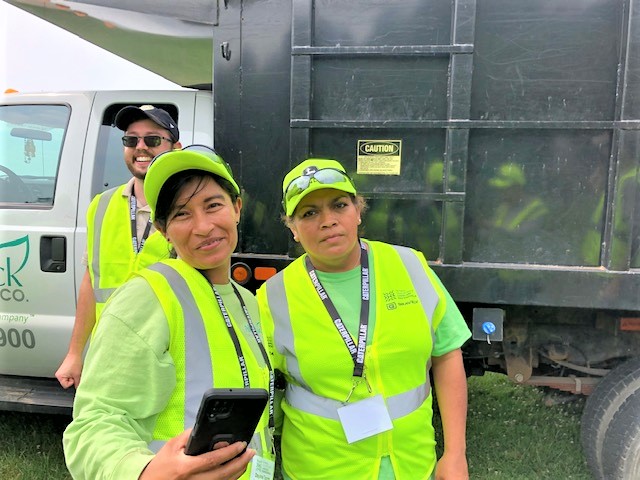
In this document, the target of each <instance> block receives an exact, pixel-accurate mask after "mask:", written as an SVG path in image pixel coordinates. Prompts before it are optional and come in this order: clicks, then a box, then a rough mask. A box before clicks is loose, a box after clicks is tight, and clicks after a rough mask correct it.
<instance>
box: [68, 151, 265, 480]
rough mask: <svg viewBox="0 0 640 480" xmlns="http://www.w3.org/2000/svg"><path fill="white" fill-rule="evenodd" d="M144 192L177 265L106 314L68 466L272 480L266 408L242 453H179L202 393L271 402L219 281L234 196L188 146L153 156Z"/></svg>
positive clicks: (246, 304) (93, 475) (125, 291)
mask: <svg viewBox="0 0 640 480" xmlns="http://www.w3.org/2000/svg"><path fill="white" fill-rule="evenodd" d="M144 190H145V196H146V198H147V201H148V202H149V206H150V207H151V212H152V213H151V215H152V217H153V220H154V224H155V226H156V228H157V229H158V230H159V231H160V232H161V233H162V234H163V235H164V236H165V238H166V239H167V241H168V242H169V243H170V244H171V245H172V246H173V249H174V250H175V252H176V254H177V257H178V258H175V259H171V260H164V261H162V262H158V263H156V264H154V265H152V266H150V267H148V268H147V269H144V270H141V271H139V272H137V273H136V274H135V275H134V276H133V277H132V278H131V279H130V280H129V281H128V282H127V283H126V284H124V285H123V286H122V287H120V288H119V289H118V290H117V291H116V292H115V293H114V294H113V295H112V297H111V298H110V300H109V302H108V304H107V305H106V308H105V309H104V311H103V313H102V317H101V318H103V319H104V318H107V319H108V321H101V322H100V323H99V324H98V328H97V330H96V332H95V337H94V339H93V340H92V342H91V345H90V348H89V350H88V353H87V358H86V362H85V367H84V372H83V377H82V383H81V385H80V386H79V388H78V390H77V392H76V397H75V402H74V410H73V421H72V422H71V424H70V425H69V426H68V428H67V429H66V431H65V433H64V438H63V444H64V451H65V457H66V461H67V466H68V467H69V470H70V472H71V474H72V475H73V477H74V478H76V479H80V478H83V479H84V478H86V479H91V480H98V479H106V478H109V479H118V480H121V479H138V478H140V479H147V478H150V479H174V478H202V479H237V478H247V479H248V478H252V479H254V478H255V479H271V478H272V476H273V471H274V461H273V460H274V458H273V444H272V439H271V427H270V424H271V423H272V418H271V417H272V416H271V415H270V413H269V412H270V411H272V408H267V409H265V412H264V413H263V416H262V419H261V422H260V423H259V425H258V428H257V430H256V433H255V435H254V437H253V440H252V441H251V443H250V444H249V447H250V448H249V449H247V450H246V451H245V452H244V453H243V450H244V448H245V447H246V445H245V444H244V443H242V442H236V443H234V444H232V445H229V446H226V447H224V448H220V449H217V450H214V451H213V452H208V453H204V454H202V455H198V456H189V455H185V453H184V448H185V445H186V443H187V439H188V434H189V428H190V427H192V426H193V424H194V421H195V416H196V413H197V410H198V407H199V404H200V400H201V398H202V395H203V393H204V392H205V391H206V390H207V389H208V388H211V387H222V388H231V387H236V388H249V387H252V388H254V387H255V388H263V389H268V390H270V391H271V392H272V390H273V389H272V387H271V386H272V385H273V375H272V371H271V369H270V365H269V360H268V357H267V354H266V351H265V348H264V346H263V344H262V342H261V339H260V337H259V315H258V308H257V304H256V301H255V298H254V296H253V295H252V294H251V293H250V292H249V291H247V290H245V289H244V288H242V287H241V286H239V285H237V284H235V283H234V282H232V281H231V280H230V279H229V267H230V258H231V253H232V252H233V251H234V249H235V248H236V244H237V242H238V232H237V224H238V222H239V220H240V212H241V210H242V199H241V198H240V188H239V187H238V184H237V183H236V181H235V180H234V178H233V176H232V173H231V169H230V168H229V166H228V165H227V164H226V163H225V162H224V161H223V160H222V158H220V157H219V156H218V155H217V154H216V153H215V152H214V151H213V150H212V149H210V148H208V147H203V146H198V145H192V146H189V147H186V148H184V149H182V150H173V151H170V152H166V153H163V154H161V155H158V156H157V157H156V158H155V159H154V160H153V163H152V164H151V166H150V167H149V170H148V173H147V177H146V179H145V184H144ZM270 407H271V405H270ZM238 455H239V456H238ZM236 456H237V458H234V457H236ZM249 462H251V463H249ZM251 470H254V471H253V472H251Z"/></svg>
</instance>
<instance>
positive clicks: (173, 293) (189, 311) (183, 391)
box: [134, 259, 275, 479]
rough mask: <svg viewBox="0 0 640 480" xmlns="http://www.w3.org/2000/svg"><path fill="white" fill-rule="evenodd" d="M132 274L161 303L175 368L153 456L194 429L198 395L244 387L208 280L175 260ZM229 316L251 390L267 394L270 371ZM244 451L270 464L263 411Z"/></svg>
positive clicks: (271, 455)
mask: <svg viewBox="0 0 640 480" xmlns="http://www.w3.org/2000/svg"><path fill="white" fill-rule="evenodd" d="M134 275H137V276H141V277H144V278H145V279H146V280H147V282H149V285H150V286H151V288H152V289H153V291H154V292H155V294H156V297H157V298H158V300H159V301H160V304H161V306H162V310H163V311H164V313H165V316H166V318H167V321H168V324H169V332H170V339H171V340H170V345H169V353H170V354H171V358H172V359H173V362H174V365H175V369H176V386H175V388H174V390H173V393H172V394H171V398H170V399H169V402H168V404H167V406H166V408H165V409H164V410H163V411H162V412H161V413H160V415H159V416H158V419H157V421H156V426H155V429H154V432H153V439H154V440H153V441H152V442H151V444H150V445H149V448H150V449H151V450H153V451H155V452H157V451H158V450H159V449H160V448H161V447H162V445H164V443H165V442H166V441H167V440H169V439H171V438H173V437H175V436H176V435H178V434H179V433H181V432H182V431H183V430H185V429H187V428H191V427H193V425H194V423H195V418H196V414H197V412H198V407H199V406H200V400H201V399H202V394H203V393H204V392H205V391H206V390H207V389H209V388H212V387H221V388H243V386H244V385H243V380H242V374H241V371H240V367H239V364H238V357H237V355H236V350H235V347H234V344H233V341H232V340H231V337H230V335H229V332H228V330H227V326H226V324H225V322H224V320H223V318H222V315H221V313H220V307H219V305H218V303H217V302H216V300H215V297H214V295H213V292H212V289H211V284H210V283H209V282H208V281H207V279H206V278H205V277H204V276H203V275H202V274H201V273H200V272H199V271H198V270H196V269H195V268H193V267H191V266H189V265H188V264H187V263H185V262H184V261H182V260H179V259H170V260H164V261H161V262H158V263H156V264H154V265H152V266H151V267H149V268H147V269H144V270H140V271H138V272H136V273H135V274H134ZM236 287H237V288H238V291H240V292H241V294H242V296H243V299H245V302H249V301H253V298H252V297H253V295H252V294H251V292H249V291H248V290H246V289H244V288H243V287H240V286H238V285H236ZM228 313H229V316H230V317H231V322H232V324H233V326H234V329H235V331H236V333H237V335H238V339H239V341H240V346H241V348H242V351H243V352H244V354H245V355H244V358H245V361H246V367H247V371H248V373H249V380H250V383H251V385H250V386H251V387H252V388H264V389H265V390H269V369H268V367H267V366H266V365H265V363H264V361H263V359H262V358H257V357H256V356H255V355H253V354H251V353H250V352H253V351H257V350H255V349H252V348H251V346H250V345H249V343H248V342H254V343H255V340H254V339H253V337H252V336H251V335H244V334H243V333H242V332H243V331H245V330H244V327H245V326H247V325H245V324H247V321H246V319H245V318H242V319H236V318H233V316H232V314H231V312H230V311H228ZM257 320H258V319H255V318H254V319H252V321H253V322H256V321H257ZM256 348H257V347H256ZM249 447H250V448H253V449H255V450H256V451H257V454H258V455H260V456H261V457H263V458H268V459H270V460H274V457H275V456H274V446H273V438H272V432H271V429H270V428H269V412H268V408H266V409H265V412H264V413H263V415H262V418H261V420H260V423H259V424H258V427H257V429H256V433H255V434H254V436H253V439H252V441H251V442H250V444H249ZM250 472H251V464H250V465H249V467H248V468H247V472H245V474H244V475H243V476H242V477H240V478H243V479H244V478H247V479H248V478H249V477H250Z"/></svg>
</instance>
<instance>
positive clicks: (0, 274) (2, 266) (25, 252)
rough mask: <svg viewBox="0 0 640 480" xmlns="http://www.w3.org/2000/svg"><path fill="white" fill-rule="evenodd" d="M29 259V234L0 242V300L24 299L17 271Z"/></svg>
mask: <svg viewBox="0 0 640 480" xmlns="http://www.w3.org/2000/svg"><path fill="white" fill-rule="evenodd" d="M27 260H29V236H28V235H25V236H24V237H21V238H18V239H15V240H11V241H10V242H5V243H0V300H2V301H5V302H8V301H11V300H14V301H16V302H22V301H24V300H25V296H24V292H23V291H22V289H21V287H22V283H21V282H20V279H19V275H18V274H19V273H20V271H21V270H22V269H23V268H24V266H25V265H26V264H27Z"/></svg>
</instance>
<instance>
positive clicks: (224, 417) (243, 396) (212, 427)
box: [185, 388, 269, 455]
mask: <svg viewBox="0 0 640 480" xmlns="http://www.w3.org/2000/svg"><path fill="white" fill-rule="evenodd" d="M268 400H269V392H267V391H266V390H264V389H261V388H210V389H209V390H207V391H206V392H205V393H204V395H203V396H202V402H201V403H200V408H199V409H198V414H197V416H196V424H195V425H194V427H193V431H192V432H191V435H190V437H189V440H188V442H187V446H186V448H185V453H186V454H187V455H200V454H201V453H205V452H209V451H211V450H213V449H214V446H215V445H216V444H217V443H218V442H227V443H229V444H232V443H234V442H238V441H244V442H247V444H249V442H250V441H251V438H252V437H253V433H254V432H255V430H256V426H257V425H258V422H259V421H260V417H261V416H262V413H263V412H264V409H265V407H266V405H267V401H268Z"/></svg>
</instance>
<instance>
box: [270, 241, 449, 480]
mask: <svg viewBox="0 0 640 480" xmlns="http://www.w3.org/2000/svg"><path fill="white" fill-rule="evenodd" d="M367 243H368V245H369V248H370V252H372V258H373V266H372V267H371V268H373V269H374V270H373V271H374V281H375V298H376V305H375V307H374V306H373V305H372V306H371V307H372V310H373V308H375V315H376V324H375V329H374V332H373V339H372V342H371V345H369V346H367V349H366V358H365V375H366V378H367V380H368V383H369V384H370V386H371V388H372V392H371V393H369V392H368V391H367V388H366V386H365V384H364V382H360V384H359V385H358V386H357V387H356V388H355V390H354V392H353V393H352V395H351V397H350V400H349V402H350V403H351V402H355V401H358V400H362V399H364V398H367V397H369V396H373V395H376V394H381V395H382V396H383V397H384V399H385V402H386V405H387V409H388V411H389V414H390V417H391V420H392V423H393V429H392V430H389V431H387V432H383V433H380V434H377V435H375V436H373V437H369V438H365V439H363V440H360V441H357V442H354V443H352V444H348V443H347V441H346V437H345V435H344V432H343V429H342V426H341V424H340V422H339V419H338V414H337V409H338V408H339V407H340V406H342V405H343V403H342V402H344V401H345V400H346V399H347V396H348V395H349V391H350V390H351V388H352V385H353V377H352V374H353V366H354V365H353V360H352V357H351V355H350V353H349V351H348V350H347V348H346V347H345V344H344V342H343V340H342V338H341V337H340V335H339V334H338V332H337V331H336V329H335V328H334V326H333V323H332V319H331V316H330V315H329V314H328V313H327V311H326V309H325V307H324V305H323V303H322V301H321V300H320V298H319V296H318V294H317V292H316V290H315V288H314V286H313V284H312V282H311V280H310V278H309V275H308V273H307V271H306V269H305V266H304V256H303V257H300V258H298V259H297V260H296V261H294V262H293V263H292V264H291V265H289V266H288V267H287V268H285V269H284V270H283V271H281V272H279V273H278V274H277V275H276V276H274V277H272V278H271V279H269V280H268V281H267V282H266V284H265V285H263V286H262V287H261V288H260V290H259V291H258V303H259V304H260V309H261V310H260V311H261V321H262V327H263V332H264V334H265V336H267V337H268V342H269V343H270V344H271V346H272V348H273V349H274V351H275V355H280V356H282V358H280V359H276V363H277V364H278V365H283V367H281V368H283V369H284V370H285V371H284V372H283V373H284V374H285V376H286V378H287V383H288V385H287V389H286V392H285V400H284V401H283V402H282V409H283V411H284V413H285V417H284V423H283V430H282V459H283V469H284V471H285V472H286V473H287V475H289V476H290V477H291V478H292V479H294V480H298V479H303V480H312V479H329V478H348V479H363V480H364V479H367V480H369V479H374V478H377V475H378V471H379V468H380V460H381V457H383V456H386V455H389V456H390V459H391V463H392V465H393V469H394V473H395V478H396V479H397V480H420V479H427V478H429V477H430V475H431V473H432V471H433V469H434V467H435V464H436V453H435V438H434V429H433V426H432V406H431V403H432V401H431V389H430V382H429V370H430V367H431V364H430V360H431V352H432V349H433V343H434V341H435V334H434V332H435V328H436V327H437V325H438V324H439V322H440V320H441V319H442V316H443V315H444V312H445V310H446V299H445V295H444V292H443V290H442V289H441V287H440V286H439V284H438V282H437V280H435V279H434V275H435V274H434V273H433V272H432V271H431V269H430V268H429V267H428V266H427V262H426V260H425V258H424V256H423V255H422V254H421V253H419V252H417V251H415V250H413V249H410V248H406V247H399V246H395V245H388V244H384V243H379V242H371V241H367ZM280 360H281V361H280ZM329 363H331V364H332V371H336V370H335V369H336V368H338V369H339V370H340V371H343V372H344V373H343V374H341V375H324V374H323V373H324V370H325V368H324V367H325V366H326V365H327V364H329Z"/></svg>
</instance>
